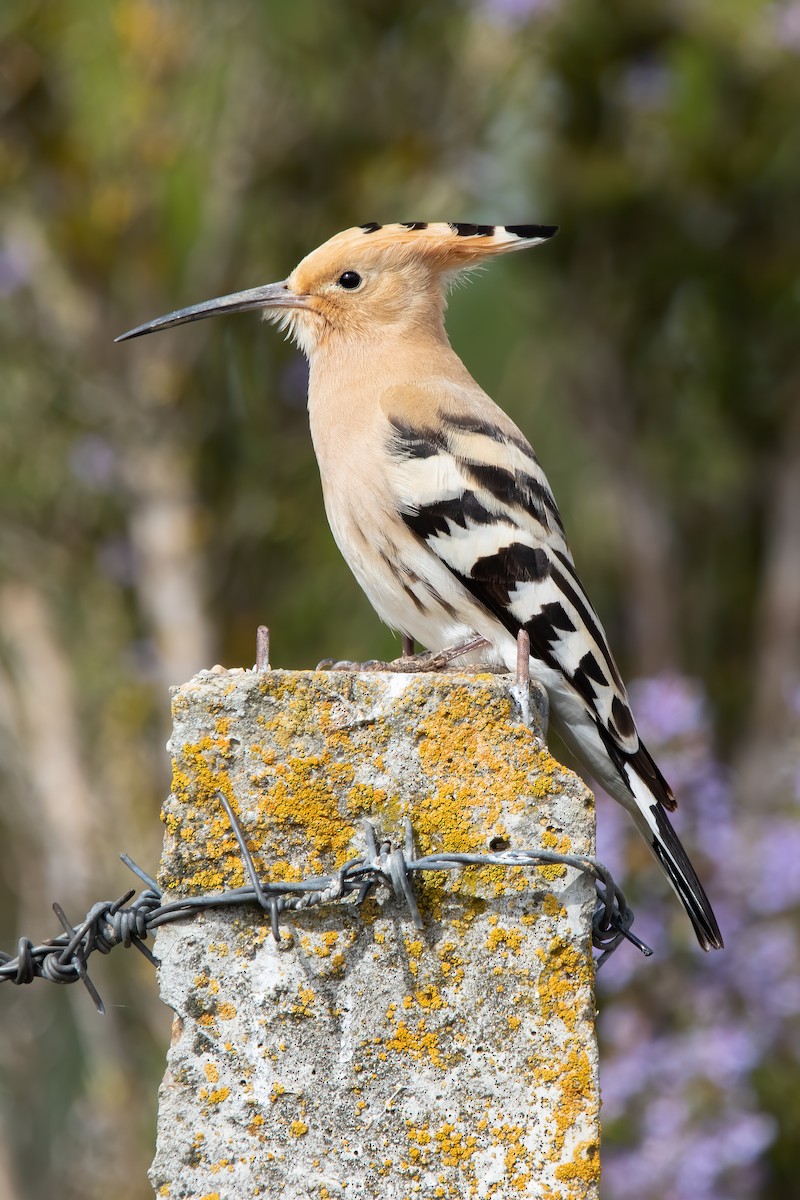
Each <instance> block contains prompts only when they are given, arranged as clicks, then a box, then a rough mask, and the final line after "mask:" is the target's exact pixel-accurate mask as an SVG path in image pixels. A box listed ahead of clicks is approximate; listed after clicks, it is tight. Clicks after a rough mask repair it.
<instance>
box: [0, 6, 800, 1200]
mask: <svg viewBox="0 0 800 1200" xmlns="http://www.w3.org/2000/svg"><path fill="white" fill-rule="evenodd" d="M798 128H800V3H798V2H797V0H792V2H782V0H775V2H770V3H762V2H761V0H650V2H649V3H647V4H642V3H641V0H603V3H596V2H590V0H471V2H470V0H460V2H456V0H440V2H439V3H436V4H431V3H422V2H414V0H393V3H391V4H387V3H384V2H382V0H351V2H350V3H348V4H326V3H322V2H320V0H292V3H291V4H287V3H282V2H280V0H261V2H257V0H226V2H225V3H224V4H220V3H213V2H212V0H107V2H104V3H98V2H97V0H60V2H59V3H52V2H48V0H3V3H2V5H0V506H2V520H1V521H0V947H2V948H3V949H5V950H8V951H12V952H13V951H14V949H15V946H16V939H17V938H18V937H19V935H20V934H23V933H24V934H26V935H28V936H30V937H32V938H34V940H40V939H41V938H43V937H45V936H48V935H50V934H52V933H55V932H56V930H57V925H56V921H55V918H54V917H53V915H52V913H51V911H50V907H49V905H50V902H51V901H52V900H54V899H58V900H59V901H60V902H61V903H62V904H63V905H64V907H65V908H66V911H67V913H68V914H69V915H70V916H71V917H72V918H73V919H74V920H77V919H78V918H79V917H81V916H82V915H83V914H84V913H85V912H86V910H87V908H88V907H89V905H90V904H91V902H93V901H94V900H95V899H98V898H101V897H112V896H116V895H118V894H119V893H120V892H122V891H123V890H124V889H125V888H127V887H128V886H129V883H130V882H132V880H131V879H129V877H128V874H127V872H126V871H125V869H124V867H123V866H122V865H121V864H120V863H119V862H118V860H117V859H116V854H117V851H119V850H123V849H126V850H128V851H130V852H131V853H132V854H133V856H134V857H135V858H137V860H138V861H140V862H141V863H142V865H143V866H145V867H148V868H150V869H153V868H155V866H156V864H157V861H158V854H159V844H160V824H159V819H158V816H159V806H160V803H161V801H162V799H163V797H164V795H165V792H166V789H167V787H168V771H167V766H168V761H167V756H166V753H165V751H164V742H165V739H166V737H167V735H168V702H169V697H168V690H167V689H168V687H169V686H170V685H172V684H177V683H180V682H182V681H184V680H185V679H187V678H188V677H190V676H191V675H192V674H194V673H195V672H196V671H197V670H198V669H200V668H203V667H208V666H211V665H212V664H213V663H215V662H222V663H224V664H225V665H227V666H234V665H251V664H252V662H253V659H254V637H255V629H256V625H257V624H258V623H259V622H262V621H263V622H266V623H267V624H269V625H270V627H271V629H272V634H273V636H272V661H273V664H274V665H277V666H285V667H308V666H311V665H314V664H315V663H316V662H317V661H318V660H319V659H321V658H324V657H329V656H333V657H352V658H367V657H386V656H395V655H396V654H397V653H399V643H398V641H397V640H396V639H395V638H394V637H393V636H392V635H391V634H390V633H389V632H388V631H387V630H385V629H384V628H383V627H382V626H381V625H380V624H379V622H378V620H377V618H376V617H374V615H373V614H372V612H371V610H370V609H369V606H368V605H367V602H366V601H365V600H364V598H363V597H362V596H361V594H360V592H359V591H358V589H357V587H356V585H355V584H354V582H353V581H352V579H351V578H350V576H349V573H348V571H347V569H346V568H345V566H344V565H343V563H342V562H341V560H340V559H339V556H338V553H337V551H336V549H335V547H334V544H333V541H332V538H331V536H330V534H329V532H328V528H327V525H326V523H325V520H324V515H323V509H322V502H321V497H320V491H319V483H318V477H317V470H316V466H315V462H314V458H313V454H312V450H311V445H310V441H309V436H308V430H307V419H306V413H305V367H304V364H303V362H302V360H301V359H300V358H299V357H298V355H297V353H296V352H295V351H294V350H293V348H292V347H291V346H289V345H287V344H286V343H285V342H283V341H282V340H281V339H280V337H278V336H277V335H276V332H275V331H274V330H271V329H268V328H266V327H264V326H263V325H261V324H260V323H259V321H258V319H257V318H256V317H255V316H238V317H232V318H229V319H225V320H220V321H215V322H209V323H205V324H202V325H199V326H192V327H188V328H186V329H181V330H179V331H176V332H174V333H170V334H163V335H159V336H156V337H152V338H148V339H145V340H143V341H141V342H134V343H131V344H129V345H125V346H115V345H114V344H113V338H114V336H115V335H116V334H118V333H120V332H122V331H124V330H126V329H128V328H130V327H131V326H133V325H135V324H138V323H139V322H140V321H143V320H147V319H149V318H151V317H154V316H156V315H159V314H161V313H163V312H166V311H168V310H170V309H173V308H177V307H181V306H183V305H186V304H190V303H193V302H196V301H200V300H204V299H207V298H209V297H212V296H216V295H219V294H221V293H224V292H228V291H233V290H238V289H241V288H247V287H252V286H254V285H256V284H259V283H264V282H269V281H272V280H276V279H280V278H283V277H284V276H285V275H286V274H287V273H288V271H289V270H290V269H291V267H292V266H293V265H294V264H295V262H296V261H297V260H298V259H299V258H300V257H301V256H302V255H303V254H304V253H306V252H307V251H308V250H309V249H311V248H312V247H314V246H316V245H317V244H318V243H319V242H321V241H323V240H324V239H326V238H327V237H329V236H330V235H331V234H333V233H335V232H336V231H338V230H339V229H342V228H345V227H347V226H350V225H354V224H360V223H362V222H366V221H373V220H374V221H379V222H389V221H395V220H413V219H417V220H466V221H478V222H489V223H491V222H498V223H527V222H555V223H558V224H559V225H560V226H561V232H560V234H559V236H558V237H557V238H556V239H555V240H554V241H553V242H552V243H550V244H548V245H547V246H546V247H543V248H541V249H539V250H536V251H534V252H532V253H530V254H528V255H524V256H513V258H511V259H510V260H507V261H505V262H501V263H498V264H497V265H494V266H492V268H491V270H490V271H488V272H487V273H486V274H483V275H480V276H478V277H477V278H476V279H475V280H474V281H473V283H472V284H471V286H470V287H469V288H466V289H459V290H458V291H457V292H456V293H455V294H454V296H453V298H452V301H451V307H450V317H449V327H450V331H451V335H452V340H453V342H454V344H455V347H456V349H457V350H459V351H460V352H461V353H462V355H463V356H464V357H465V359H466V361H467V364H468V366H469V367H470V369H471V370H472V372H473V374H474V375H475V376H476V377H477V379H478V380H479V381H480V382H481V383H482V384H483V386H484V387H485V388H486V389H487V390H488V391H489V392H490V393H491V394H492V395H493V396H494V397H495V399H496V400H497V401H498V402H499V403H500V404H501V405H503V406H504V407H505V408H506V409H507V410H508V411H509V412H511V413H512V414H513V416H514V417H515V418H516V420H517V421H518V423H519V424H520V425H521V427H522V429H523V430H524V431H525V433H526V434H527V435H528V436H529V437H530V438H531V440H532V441H533V443H534V445H535V446H536V448H537V451H538V453H539V456H540V458H541V459H542V461H543V463H544V465H545V468H546V469H547V471H548V473H549V475H550V479H551V482H552V484H553V486H554V489H555V492H556V495H557V497H558V499H559V502H560V504H561V508H562V512H563V516H564V520H565V523H566V526H567V529H568V532H569V534H570V538H571V542H572V546H573V550H574V553H575V556H576V559H577V562H578V567H579V570H580V572H581V575H582V576H583V577H584V580H585V582H586V584H587V587H588V590H589V592H590V594H591V595H592V596H593V598H594V600H595V604H596V605H597V607H598V609H599V611H600V613H601V615H602V618H603V620H604V623H605V625H606V628H607V631H608V633H609V636H610V639H611V642H612V645H613V646H614V647H615V651H616V654H617V656H618V658H619V659H620V663H621V666H622V667H623V673H624V674H625V675H626V676H627V677H628V678H629V679H633V680H634V681H635V682H634V684H633V686H632V693H633V698H634V700H635V708H636V710H637V713H638V715H639V720H640V724H641V726H642V729H643V732H644V734H645V736H646V738H647V740H648V742H649V743H650V744H651V749H653V750H654V751H657V752H658V754H659V755H660V759H661V762H662V766H663V767H664V770H665V772H666V774H667V775H668V776H669V777H670V778H671V779H672V780H673V781H674V784H675V786H676V789H677V791H678V793H679V795H680V796H681V799H682V807H681V812H680V813H679V816H680V817H681V818H682V819H681V822H680V825H679V828H680V830H681V834H682V836H683V837H684V839H685V841H686V843H687V845H688V846H689V847H690V849H691V852H692V855H693V857H694V858H695V860H696V862H697V865H698V867H699V869H700V873H701V875H703V877H704V879H705V880H706V881H707V886H708V891H709V893H710V895H711V896H712V898H713V900H714V903H715V907H716V909H717V912H718V915H719V918H720V924H721V926H722V929H723V932H724V934H725V938H726V942H727V945H728V949H727V950H726V952H725V953H724V954H718V955H715V956H712V957H707V956H704V955H703V954H702V952H700V951H699V950H698V949H697V948H696V946H695V945H694V943H693V939H692V934H691V930H690V929H689V926H688V923H687V922H686V920H685V918H684V917H683V914H682V912H681V910H680V908H679V906H678V904H677V902H676V900H675V899H674V897H673V896H672V895H671V894H666V893H665V885H664V883H663V880H662V877H661V874H660V872H659V871H658V870H657V868H656V866H655V864H654V863H653V861H652V859H651V857H650V856H649V854H648V851H647V849H646V848H645V847H644V846H643V845H642V844H641V843H640V842H639V841H638V840H637V839H636V836H635V835H632V836H629V832H630V831H629V829H628V827H627V824H626V823H625V821H624V819H622V817H621V814H620V813H619V810H618V809H617V808H616V806H612V805H611V804H610V802H605V803H603V802H602V798H601V809H600V839H599V850H600V854H601V856H603V857H604V858H605V859H606V861H608V863H609V865H610V866H611V867H612V869H613V870H614V872H615V873H616V874H617V876H618V878H620V879H621V880H622V881H623V882H624V884H625V886H626V889H627V890H628V892H629V895H630V897H631V899H632V900H633V901H634V902H635V905H636V911H637V926H636V928H637V932H639V933H640V934H641V936H643V937H644V938H646V939H647V940H649V941H650V942H651V944H652V945H653V946H654V947H655V949H656V953H657V956H656V957H655V958H654V959H651V960H649V961H644V960H642V959H640V958H639V956H638V955H637V954H636V952H635V951H634V950H633V949H632V948H630V947H623V948H622V949H620V950H619V951H618V953H617V954H616V955H615V957H614V958H613V959H612V960H611V961H610V962H609V963H608V965H607V966H606V967H604V969H603V971H602V973H601V975H600V978H599V981H598V1005H599V1009H600V1018H599V1021H600V1031H601V1037H602V1064H603V1065H602V1082H603V1094H604V1139H605V1140H604V1147H603V1162H604V1183H603V1188H604V1196H605V1197H606V1200H628V1198H630V1200H634V1198H635V1200H656V1198H657V1200H750V1198H753V1197H759V1198H767V1200H778V1198H781V1200H783V1198H785V1197H788V1196H793V1195H796V1194H797V1183H796V1180H797V1177H798V1170H800V1077H799V1076H798V1058H800V1021H799V1020H798V1014H800V945H799V944H798V935H799V933H800V926H799V925H798V908H800V869H798V861H799V860H800V814H799V813H798V800H800V351H799V343H798V328H799V327H800V275H799V274H798V266H799V264H800V139H799V138H798ZM92 965H93V972H92V973H93V977H94V978H95V980H96V982H97V984H98V986H99V988H100V990H101V992H102V994H103V996H104V998H105V1001H106V1004H107V1007H108V1015H107V1016H106V1017H105V1018H100V1017H98V1016H97V1015H96V1014H95V1013H94V1011H93V1008H92V1004H91V1002H90V1000H89V998H88V997H87V995H86V994H85V992H84V990H83V989H82V988H80V987H75V988H70V989H59V988H55V987H46V986H44V985H43V984H39V985H36V986H33V987H31V988H29V989H15V988H13V987H12V986H11V985H10V984H7V985H6V986H4V987H3V988H2V989H1V990H0V1013H1V1014H2V1015H1V1016H0V1030H1V1031H2V1032H1V1033H0V1047H1V1049H0V1200H44V1198H45V1197H52V1196H59V1197H61V1198H64V1200H73V1198H74V1200H78V1198H80V1200H100V1198H101V1197H102V1198H104V1200H105V1198H106V1197H108V1196H114V1197H115V1200H144V1198H145V1197H147V1196H149V1195H151V1192H150V1188H149V1185H148V1183H147V1179H146V1175H145V1172H146V1169H147V1166H148V1164H149V1161H150V1158H151V1156H152V1152H153V1139H154V1124H155V1111H156V1088H157V1084H158V1080H159V1078H160V1076H161V1073H162V1070H163V1061H164V1053H165V1049H166V1044H167V1039H168V1034H169V1024H170V1021H169V1013H168V1012H167V1011H166V1010H165V1009H163V1008H162V1006H161V1005H160V1003H159V1001H158V1000H157V997H156V988H155V979H154V977H153V973H152V969H151V968H150V967H149V966H148V964H147V963H145V962H144V960H143V959H141V958H140V956H139V955H136V954H134V953H130V954H123V953H122V952H121V951H118V952H117V953H116V954H115V955H114V956H113V958H112V959H110V960H102V959H97V958H95V959H94V960H93V964H92Z"/></svg>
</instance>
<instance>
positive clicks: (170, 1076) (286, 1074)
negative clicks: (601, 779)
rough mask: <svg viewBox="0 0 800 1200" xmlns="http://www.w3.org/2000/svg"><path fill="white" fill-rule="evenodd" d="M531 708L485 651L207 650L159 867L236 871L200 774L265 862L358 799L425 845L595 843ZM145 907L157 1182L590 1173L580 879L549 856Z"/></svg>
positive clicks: (578, 1186) (436, 1186)
mask: <svg viewBox="0 0 800 1200" xmlns="http://www.w3.org/2000/svg"><path fill="white" fill-rule="evenodd" d="M535 699H536V696H535V694H534V705H533V712H534V725H533V727H532V728H528V727H527V726H526V725H525V724H523V723H522V720H521V714H520V708H519V704H518V702H517V699H516V698H515V695H514V690H513V687H512V681H511V680H510V678H509V677H508V676H503V675H457V674H440V675H433V674H426V675H423V674H400V675H398V674H388V673H384V674H366V673H364V674H353V673H347V672H341V671H332V672H311V671H309V672H287V671H268V672H265V673H256V672H249V671H248V672H242V671H235V672H223V671H222V670H221V669H215V671H213V672H202V673H201V674H200V675H198V676H196V677H195V678H194V679H193V680H191V681H190V682H189V683H188V684H186V685H185V686H183V687H181V688H178V689H176V690H175V692H174V701H173V712H174V728H173V734H172V740H171V743H170V749H171V752H172V756H173V766H174V781H173V791H172V794H171V796H170V798H169V800H168V802H167V804H166V806H165V810H164V821H165V824H166V840H165V849H164V855H163V859H162V865H161V883H162V885H163V886H164V887H166V888H167V889H168V891H169V894H170V896H171V897H174V896H178V895H193V894H198V893H201V892H209V891H215V890H217V889H222V888H230V887H234V886H239V885H241V884H242V883H243V882H244V875H243V868H242V863H241V859H240V856H239V854H238V852H237V846H236V842H235V839H234V836H233V834H232V831H231V828H230V824H229V822H228V821H227V819H226V816H225V813H224V811H223V810H222V808H221V806H220V803H219V799H218V791H219V790H222V791H223V792H224V794H225V795H226V796H227V797H228V798H229V800H230V801H231V803H232V805H233V807H234V809H235V811H236V812H237V814H238V816H239V820H240V821H241V823H242V826H243V829H244V831H245V836H246V839H247V842H248V845H249V847H250V849H251V851H252V852H253V854H254V856H255V858H256V861H257V863H258V865H259V868H260V870H261V871H262V874H263V876H264V877H267V878H269V879H272V880H278V879H300V878H303V877H305V876H309V875H314V874H321V873H327V872H330V871H331V870H332V869H334V868H335V867H337V866H339V865H340V864H341V863H343V862H345V861H346V860H348V859H350V858H353V857H355V856H357V855H358V854H360V853H362V852H363V850H364V848H365V840H364V828H363V821H364V818H367V819H369V820H371V821H372V822H374V824H375V826H376V827H377V829H378V832H379V835H380V836H383V837H391V838H392V839H394V840H397V841H402V819H403V817H404V816H406V815H407V816H409V817H410V818H411V821H412V824H413V829H414V833H415V839H416V849H417V852H418V853H420V854H422V853H432V852H435V851H442V850H458V851H467V852H484V851H487V850H489V849H490V848H492V849H494V848H505V847H507V846H510V847H511V848H514V849H528V848H536V847H544V848H548V849H556V850H558V851H561V852H566V853H576V854H590V853H592V852H593V849H594V806H593V801H592V796H591V793H590V792H589V791H588V790H587V789H586V788H585V786H584V785H583V784H582V783H581V782H580V781H579V780H578V779H577V777H576V776H575V775H573V774H572V773H571V772H569V771H567V770H566V769H565V768H564V767H562V766H560V765H559V763H557V762H556V761H555V760H554V759H553V758H552V756H551V755H550V753H549V752H548V750H547V747H546V745H545V743H544V741H543V738H542V728H541V725H540V724H539V725H538V726H537V725H536V720H537V719H538V718H537V716H536V712H537V709H536V703H535ZM414 886H415V892H416V896H417V900H418V904H419V908H420V911H421V914H422V917H423V919H424V924H425V928H424V929H423V930H422V931H420V930H418V929H417V928H415V926H414V924H413V923H412V921H411V919H410V916H409V913H408V910H407V909H406V908H405V907H404V905H403V904H402V903H401V902H399V901H398V900H397V899H395V898H394V896H393V895H392V894H391V892H390V891H388V890H383V889H382V890H380V891H376V892H374V893H373V894H372V895H370V897H369V898H368V899H367V900H366V901H365V903H364V904H363V905H362V906H361V907H360V908H359V907H356V906H355V905H354V904H353V903H352V901H349V902H348V901H343V902H339V903H336V904H331V905H328V906H325V907H320V908H315V909H312V910H309V911H306V912H304V913H301V914H286V915H285V916H284V918H283V921H282V944H281V946H280V947H279V946H278V945H276V943H275V941H274V940H273V938H272V936H271V934H270V930H269V920H268V917H267V915H266V914H265V913H263V912H262V911H261V910H260V909H259V908H258V907H256V906H253V907H247V908H239V909H233V910H224V909H218V910H213V911H211V912H207V913H204V914H203V915H201V916H198V917H197V918H195V919H192V920H187V921H185V922H181V923H180V924H176V925H170V926H167V927H165V928H163V929H162V930H161V931H160V932H159V934H158V939H157V943H156V953H157V954H158V956H159V958H160V959H161V968H160V972H159V974H160V986H161V994H162V997H163V999H164V1001H165V1003H166V1004H168V1005H169V1006H170V1007H171V1008H172V1009H173V1010H174V1011H175V1022H174V1031H173V1040H172V1045H171V1048H170V1050H169V1054H168V1064H167V1073H166V1076H165V1079H164V1082H163V1085H162V1088H161V1094H160V1108H159V1122H158V1147H157V1153H156V1157H155V1161H154V1163H153V1167H152V1170H151V1180H152V1183H153V1186H154V1188H155V1191H156V1195H158V1196H165V1197H171V1198H172V1200H177V1198H178V1197H188V1196H191V1197H198V1198H202V1200H226V1198H231V1200H233V1198H237V1200H238V1197H251V1196H266V1197H274V1198H275V1200H277V1198H278V1197H281V1198H283V1200H300V1198H301V1197H302V1198H303V1200H306V1198H309V1197H313V1198H314V1200H329V1198H331V1197H337V1198H339V1197H341V1198H345V1200H362V1198H363V1200H366V1198H367V1197H369V1198H372V1197H376V1196H380V1197H383V1198H386V1200H393V1198H395V1197H397V1198H398V1200H399V1198H409V1200H410V1198H412V1197H425V1198H428V1197H430V1198H433V1197H436V1198H444V1200H456V1198H458V1200H466V1198H467V1197H481V1198H482V1197H495V1198H505V1197H520V1196H522V1197H537V1198H542V1200H544V1198H548V1200H555V1198H558V1200H573V1198H578V1197H580V1198H584V1197H586V1198H594V1197H596V1196H597V1194H598V1182H599V1152H598V1144H599V1116H598V1111H599V1095H598V1085H597V1052H596V1044H595V1033H594V996H593V968H592V961H591V945H590V928H591V914H592V909H593V904H594V890H593V885H592V883H591V881H590V880H589V879H587V878H586V877H585V876H584V875H581V874H579V873H578V872H576V871H574V870H572V869H567V868H564V867H561V866H546V867H540V868H536V869H507V868H502V867H497V866H492V867H485V868H481V869H478V868H472V867H470V868H466V869H463V870H459V871H452V872H446V873H445V872H436V873H426V874H420V875H417V876H415V883H414Z"/></svg>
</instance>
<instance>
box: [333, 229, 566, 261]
mask: <svg viewBox="0 0 800 1200" xmlns="http://www.w3.org/2000/svg"><path fill="white" fill-rule="evenodd" d="M557 230H558V226H557V225H472V224H466V223H464V222H461V221H433V222H428V221H401V222H399V223H397V224H392V225H379V224H378V223H377V222H375V221H370V222H368V223H367V224H366V225H356V226H355V227H354V228H352V229H345V230H344V231H343V232H342V233H337V234H336V235H335V236H334V237H332V238H331V239H330V240H329V241H328V242H326V243H324V246H321V247H320V250H329V251H330V252H332V253H338V252H340V251H345V250H348V249H352V250H356V249H358V250H361V251H363V250H365V249H367V247H368V246H369V247H372V248H373V249H374V252H375V255H376V257H383V256H384V255H386V256H387V257H392V258H394V257H395V255H396V256H397V257H398V258H399V259H401V260H402V259H409V260H412V259H417V260H420V259H421V260H424V261H426V262H427V263H429V264H430V265H431V266H434V267H438V268H439V269H440V270H443V271H458V270H460V269H461V268H463V267H471V266H477V265H478V264H479V263H481V262H482V261H483V260H485V259H487V258H493V257H494V256H495V255H498V254H508V253H510V252H511V251H513V250H525V249H527V248H528V247H530V246H538V245H539V244H540V243H541V242H545V241H547V239H548V238H551V237H552V236H553V234H554V233H556V231H557ZM314 253H315V254H318V253H319V251H315V252H314Z"/></svg>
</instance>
